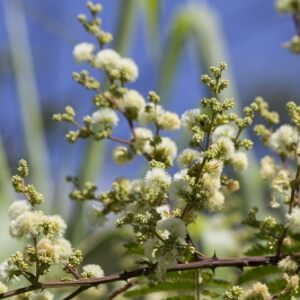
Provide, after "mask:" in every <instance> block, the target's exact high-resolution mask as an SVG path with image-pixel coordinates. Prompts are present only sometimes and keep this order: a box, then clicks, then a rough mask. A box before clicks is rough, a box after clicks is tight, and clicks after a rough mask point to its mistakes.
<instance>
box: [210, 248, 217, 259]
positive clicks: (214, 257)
mask: <svg viewBox="0 0 300 300" xmlns="http://www.w3.org/2000/svg"><path fill="white" fill-rule="evenodd" d="M211 258H212V259H218V257H217V254H216V250H214V255H213V256H212V257H211Z"/></svg>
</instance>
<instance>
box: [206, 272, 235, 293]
mask: <svg viewBox="0 0 300 300" xmlns="http://www.w3.org/2000/svg"><path fill="white" fill-rule="evenodd" d="M201 278H202V283H201V286H209V287H216V288H224V289H226V288H228V287H230V286H231V285H232V283H231V282H229V281H227V280H224V279H218V278H214V277H213V274H211V273H210V272H202V273H201Z"/></svg>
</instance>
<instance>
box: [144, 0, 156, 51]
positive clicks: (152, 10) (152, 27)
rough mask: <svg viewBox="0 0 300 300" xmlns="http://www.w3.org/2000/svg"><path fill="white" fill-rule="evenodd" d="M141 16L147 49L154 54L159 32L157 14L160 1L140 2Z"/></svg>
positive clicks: (145, 0)
mask: <svg viewBox="0 0 300 300" xmlns="http://www.w3.org/2000/svg"><path fill="white" fill-rule="evenodd" d="M139 3H140V4H141V6H142V10H143V14H144V16H145V20H146V32H147V37H148V38H147V43H148V47H147V48H148V49H150V51H151V52H152V53H154V54H156V53H157V51H158V39H159V36H158V32H159V13H160V1H159V0H140V1H139Z"/></svg>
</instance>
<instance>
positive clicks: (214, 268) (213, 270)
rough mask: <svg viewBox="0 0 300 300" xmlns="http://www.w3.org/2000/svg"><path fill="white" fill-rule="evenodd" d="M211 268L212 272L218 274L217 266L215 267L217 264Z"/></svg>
mask: <svg viewBox="0 0 300 300" xmlns="http://www.w3.org/2000/svg"><path fill="white" fill-rule="evenodd" d="M211 270H212V272H213V273H214V275H216V274H215V270H216V267H215V266H213V267H211Z"/></svg>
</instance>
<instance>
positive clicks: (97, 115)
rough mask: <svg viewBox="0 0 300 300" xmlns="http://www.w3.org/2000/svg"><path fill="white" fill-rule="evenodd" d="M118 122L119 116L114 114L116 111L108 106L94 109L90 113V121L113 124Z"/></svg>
mask: <svg viewBox="0 0 300 300" xmlns="http://www.w3.org/2000/svg"><path fill="white" fill-rule="evenodd" d="M118 122H119V118H118V116H117V114H116V112H115V111H114V110H113V109H111V108H108V107H104V108H101V109H99V110H97V111H95V112H94V113H93V114H92V123H93V124H98V123H103V124H107V123H112V124H114V125H117V124H118Z"/></svg>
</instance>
